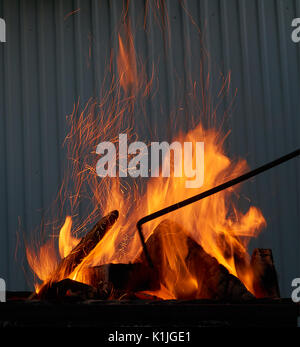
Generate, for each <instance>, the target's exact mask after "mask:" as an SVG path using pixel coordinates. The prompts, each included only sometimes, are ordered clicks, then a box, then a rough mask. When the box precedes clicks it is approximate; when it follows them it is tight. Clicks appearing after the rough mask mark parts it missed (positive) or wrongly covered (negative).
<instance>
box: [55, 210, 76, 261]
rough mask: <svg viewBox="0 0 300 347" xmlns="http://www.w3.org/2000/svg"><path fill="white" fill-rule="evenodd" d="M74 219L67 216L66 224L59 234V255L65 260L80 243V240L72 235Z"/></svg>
mask: <svg viewBox="0 0 300 347" xmlns="http://www.w3.org/2000/svg"><path fill="white" fill-rule="evenodd" d="M71 228H72V218H71V217H70V216H67V218H66V221H65V224H64V225H63V226H62V228H61V229H60V233H59V241H58V245H59V254H60V257H61V258H65V257H66V256H68V255H69V254H70V252H71V251H72V249H73V248H75V246H76V245H77V244H78V243H79V241H80V239H76V238H75V237H73V236H72V234H71Z"/></svg>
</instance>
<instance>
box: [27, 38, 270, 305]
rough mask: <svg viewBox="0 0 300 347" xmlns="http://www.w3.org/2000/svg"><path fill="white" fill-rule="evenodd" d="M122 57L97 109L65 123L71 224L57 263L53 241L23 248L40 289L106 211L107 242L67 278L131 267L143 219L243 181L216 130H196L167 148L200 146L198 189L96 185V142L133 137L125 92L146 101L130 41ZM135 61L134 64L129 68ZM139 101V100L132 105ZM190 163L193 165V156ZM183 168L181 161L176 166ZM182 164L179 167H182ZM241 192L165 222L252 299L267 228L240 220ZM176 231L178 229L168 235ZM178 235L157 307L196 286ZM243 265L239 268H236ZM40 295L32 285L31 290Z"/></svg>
mask: <svg viewBox="0 0 300 347" xmlns="http://www.w3.org/2000/svg"><path fill="white" fill-rule="evenodd" d="M128 42H129V44H128V45H127V46H129V48H128V49H127V50H126V45H125V44H124V42H123V40H122V38H121V36H119V55H118V58H117V63H118V64H117V65H118V74H119V79H118V81H117V82H113V83H112V86H111V89H109V90H106V91H104V94H103V97H102V98H101V103H97V102H96V101H92V100H90V101H89V102H88V104H87V105H86V107H85V108H84V110H83V111H82V112H81V113H80V112H79V110H78V106H77V107H76V108H75V109H74V111H73V114H72V115H71V116H70V117H69V122H70V133H69V134H68V136H67V138H66V145H67V149H68V154H69V157H70V158H71V161H70V162H71V166H70V167H69V170H67V171H66V177H65V180H64V182H63V185H62V187H61V189H60V198H61V201H67V202H68V203H69V209H70V214H71V215H72V218H71V217H69V216H68V217H67V218H66V220H65V223H64V225H63V226H62V228H61V230H60V234H59V242H58V243H59V256H58V255H57V252H56V249H55V243H54V241H53V240H51V241H49V242H48V243H46V244H45V245H43V246H41V247H40V248H39V249H38V251H36V250H33V249H32V248H30V247H28V248H27V258H28V262H29V264H30V266H31V268H32V269H33V271H34V272H35V274H36V275H37V277H38V278H39V279H40V280H41V281H42V282H43V283H47V282H49V281H51V280H53V277H52V274H53V271H54V270H55V268H57V265H58V263H59V261H60V260H61V259H63V258H65V257H66V256H67V255H68V254H69V253H70V252H71V251H72V249H74V247H75V246H76V245H77V244H78V242H79V241H80V239H79V238H75V237H74V236H73V235H75V234H76V235H78V233H79V232H82V231H85V230H87V228H88V227H89V226H90V225H91V224H93V223H94V222H95V221H97V220H98V219H99V217H100V216H103V215H106V214H107V213H108V212H110V211H112V210H118V211H119V213H120V215H119V219H118V221H117V222H116V223H115V224H114V225H113V227H112V228H111V229H110V230H109V231H108V232H107V233H106V234H105V236H104V237H103V238H102V240H101V241H100V242H99V243H98V244H97V245H96V247H95V248H94V249H93V250H92V251H91V252H90V253H89V254H87V255H86V257H85V258H84V259H83V260H82V261H81V263H80V264H79V265H78V266H76V268H75V269H74V270H73V271H72V273H71V274H70V275H69V276H68V278H71V279H74V280H77V281H80V282H83V283H87V284H89V278H88V277H87V276H86V271H87V269H89V268H90V267H92V266H97V265H103V264H108V263H129V262H133V261H135V260H136V259H137V258H138V257H139V255H140V254H141V252H142V248H141V244H140V240H139V237H138V234H137V232H136V223H137V221H138V220H139V219H140V218H141V217H144V216H146V215H148V214H150V213H153V212H155V211H157V210H160V209H162V208H164V207H167V206H169V205H171V204H174V203H176V202H178V201H181V200H184V199H186V198H188V197H191V196H193V195H195V194H196V193H200V192H201V191H205V190H208V189H210V188H213V187H214V186H216V185H218V184H221V183H223V182H225V181H227V180H229V179H231V178H234V177H236V176H239V175H241V174H242V173H244V172H245V171H246V170H247V169H248V167H247V163H246V161H245V160H242V159H239V160H236V161H233V160H231V159H230V158H229V157H228V156H227V155H226V153H225V151H224V148H223V147H224V146H223V145H224V140H225V138H226V136H225V135H222V134H221V132H220V131H218V130H216V129H215V128H209V129H206V128H204V127H203V125H202V124H201V123H199V124H198V125H197V126H195V127H194V128H193V129H191V130H190V131H189V132H187V133H186V134H179V135H177V136H176V137H175V138H174V139H173V140H174V141H178V142H180V143H183V142H192V143H193V144H195V143H196V142H197V141H201V142H204V144H205V167H204V184H203V186H202V187H201V188H200V189H197V191H196V190H195V189H187V188H186V186H185V182H186V179H187V178H186V177H184V176H183V177H173V176H172V175H171V177H167V178H163V177H157V178H151V179H149V180H147V182H146V181H142V185H141V186H142V187H145V189H144V191H143V190H142V189H140V185H139V184H138V183H137V182H138V181H137V180H132V182H130V183H128V181H126V180H122V179H121V178H118V177H116V178H109V177H107V178H102V179H100V178H99V177H98V176H97V174H96V170H95V164H96V162H97V159H98V158H99V156H97V155H96V153H95V148H96V146H97V144H98V143H99V142H101V141H105V140H108V141H112V140H114V141H116V139H117V137H118V134H120V133H121V132H122V133H124V124H127V129H126V132H127V134H128V136H131V137H132V138H133V137H136V135H135V134H134V133H133V131H132V129H133V123H132V113H133V111H134V110H133V104H132V100H130V98H128V94H130V90H131V91H132V89H133V88H134V89H135V92H134V93H135V94H134V96H135V97H136V96H137V94H136V91H137V88H138V92H139V95H140V96H141V99H143V97H145V96H146V95H148V94H149V90H150V89H151V81H150V82H147V81H146V80H144V81H143V82H142V80H139V83H138V84H137V82H136V81H137V79H138V77H137V76H138V73H137V71H138V64H137V63H136V60H135V52H134V47H133V41H132V37H131V36H130V37H129V41H128ZM132 59H134V62H132ZM138 101H140V100H138ZM193 153H194V156H193V158H192V160H193V162H195V161H196V158H195V151H193ZM182 160H184V158H182ZM180 164H182V163H180ZM70 179H71V180H72V183H73V187H75V193H74V191H73V194H70V193H69V192H68V186H69V180H70ZM238 189H239V187H234V188H230V189H227V190H225V191H222V192H219V193H217V194H215V195H213V196H210V197H208V198H206V199H204V200H202V201H200V202H198V203H195V204H192V205H189V206H187V207H185V208H183V209H181V210H178V211H176V212H173V213H172V214H170V215H169V216H168V219H170V220H171V221H172V222H174V223H176V225H180V226H182V228H183V230H184V231H185V232H186V233H187V234H188V235H189V236H190V237H191V238H192V239H193V240H195V241H196V242H197V243H198V244H199V245H201V246H202V247H203V249H204V250H205V251H206V252H207V253H208V254H210V255H211V256H213V257H215V258H216V259H217V261H218V262H219V263H220V264H222V265H224V266H225V267H226V268H227V269H228V271H229V272H230V273H231V274H233V275H234V276H236V277H238V278H239V279H240V280H241V281H242V282H243V283H244V284H245V286H246V287H247V289H248V290H249V291H250V292H253V288H252V273H251V270H250V267H249V263H250V260H249V255H248V253H247V245H248V242H249V240H250V239H251V238H252V237H256V236H257V235H258V233H259V232H260V230H261V229H262V228H263V227H265V225H266V221H265V219H264V217H263V215H262V213H261V211H260V210H259V209H258V208H256V207H254V206H251V207H250V208H249V210H248V211H247V212H246V213H243V212H241V211H239V209H238V206H237V203H236V200H237V197H238ZM82 199H87V201H88V202H89V210H87V211H86V216H85V218H84V220H81V221H79V222H78V220H77V222H76V223H74V221H75V220H76V219H77V217H76V211H77V210H78V206H79V204H80V203H81V201H82ZM162 220H163V219H162V218H160V219H158V220H155V221H153V222H150V223H148V224H146V225H145V227H144V234H145V236H146V238H148V237H149V236H150V235H151V234H152V232H153V230H154V229H155V228H156V227H157V225H158V224H159V223H161V221H162ZM174 229H176V228H174ZM178 235H179V234H178V233H176V230H174V233H173V232H172V233H171V235H169V236H168V237H166V238H165V239H163V240H162V247H163V261H162V267H163V274H164V281H163V282H164V283H161V288H160V290H158V291H156V292H155V293H153V292H152V294H155V295H157V296H158V297H160V298H162V299H177V298H181V297H184V296H185V295H186V296H188V297H191V296H192V295H193V293H194V292H196V291H197V289H198V288H199V287H200V286H201V283H200V281H199V279H196V278H194V276H193V275H192V274H191V273H190V271H189V269H188V267H187V266H186V264H185V258H186V254H187V245H186V244H185V242H183V241H182V239H181V238H180V236H178ZM241 260H242V266H241ZM39 288H40V286H39V285H36V290H37V291H38V290H39Z"/></svg>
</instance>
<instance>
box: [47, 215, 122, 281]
mask: <svg viewBox="0 0 300 347" xmlns="http://www.w3.org/2000/svg"><path fill="white" fill-rule="evenodd" d="M118 217H119V212H118V211H113V212H110V213H109V214H108V215H107V216H105V217H103V218H101V219H100V221H99V222H98V223H97V224H96V225H95V226H94V227H93V229H92V230H91V231H90V232H88V233H87V234H86V235H85V236H84V237H83V238H82V239H81V241H80V242H79V243H78V245H77V246H76V247H75V248H74V249H73V250H72V251H71V253H70V254H69V255H68V256H66V257H65V258H64V259H62V261H61V262H60V264H59V265H58V267H57V269H56V271H55V273H54V274H53V275H52V278H53V279H54V280H55V279H56V278H57V277H58V278H59V279H61V278H66V277H68V276H69V275H70V274H71V273H72V272H73V270H74V269H75V268H76V266H77V265H79V264H80V263H81V262H82V260H83V259H84V258H85V257H86V256H87V255H88V254H89V253H90V252H91V251H92V250H93V249H94V248H95V247H96V245H97V244H98V242H100V241H101V239H102V238H103V236H104V235H105V234H106V232H107V231H108V230H109V229H110V228H111V227H112V226H113V224H114V223H115V222H116V220H117V219H118Z"/></svg>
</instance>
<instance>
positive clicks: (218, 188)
mask: <svg viewBox="0 0 300 347" xmlns="http://www.w3.org/2000/svg"><path fill="white" fill-rule="evenodd" d="M299 155H300V149H297V150H296V151H294V152H291V153H289V154H287V155H285V156H283V157H280V158H278V159H276V160H273V161H271V162H269V163H267V164H265V165H263V166H260V167H259V168H257V169H254V170H252V171H249V172H247V173H245V174H243V175H241V176H239V177H236V178H234V179H232V180H230V181H227V182H225V183H222V184H220V185H218V186H216V187H214V188H211V189H209V190H207V191H205V192H202V193H200V194H197V195H195V196H192V197H191V198H188V199H185V200H183V201H180V202H178V203H176V204H174V205H170V206H168V207H165V208H163V209H162V210H159V211H156V212H154V213H151V214H149V215H148V216H145V217H143V218H141V219H140V220H139V221H138V222H137V225H136V226H137V229H138V233H139V237H140V239H141V243H142V246H143V251H144V253H145V255H146V258H147V261H148V263H149V265H150V266H151V267H153V262H152V259H151V257H150V254H149V252H148V250H147V246H146V243H145V238H144V234H143V231H142V225H143V224H145V223H147V222H150V221H151V220H153V219H156V218H159V217H161V216H164V215H165V214H168V213H170V212H173V211H175V210H178V209H180V208H182V207H185V206H187V205H190V204H192V203H194V202H197V201H199V200H201V199H204V198H206V197H208V196H211V195H213V194H216V193H218V192H220V191H222V190H224V189H227V188H229V187H232V186H234V185H236V184H239V183H241V182H243V181H246V180H248V179H250V178H252V177H254V176H256V175H259V174H260V173H262V172H264V171H267V170H270V169H272V168H273V167H275V166H278V165H281V164H283V163H285V162H286V161H288V160H291V159H293V158H295V157H297V156H299Z"/></svg>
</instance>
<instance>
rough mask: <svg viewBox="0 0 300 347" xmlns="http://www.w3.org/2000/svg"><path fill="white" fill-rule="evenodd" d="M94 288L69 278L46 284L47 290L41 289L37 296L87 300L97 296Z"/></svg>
mask: <svg viewBox="0 0 300 347" xmlns="http://www.w3.org/2000/svg"><path fill="white" fill-rule="evenodd" d="M98 296H99V295H98V291H97V289H96V288H94V287H92V286H89V285H87V284H84V283H81V282H77V281H73V280H71V279H69V278H67V279H64V280H62V281H59V282H55V283H52V284H51V285H49V286H47V290H42V291H41V292H40V293H39V295H38V298H39V299H43V300H49V301H52V300H55V301H56V300H66V299H68V298H69V299H70V300H76V301H78V300H89V299H96V298H98Z"/></svg>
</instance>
